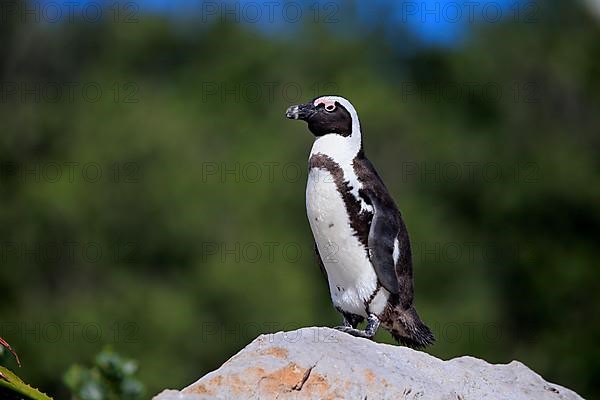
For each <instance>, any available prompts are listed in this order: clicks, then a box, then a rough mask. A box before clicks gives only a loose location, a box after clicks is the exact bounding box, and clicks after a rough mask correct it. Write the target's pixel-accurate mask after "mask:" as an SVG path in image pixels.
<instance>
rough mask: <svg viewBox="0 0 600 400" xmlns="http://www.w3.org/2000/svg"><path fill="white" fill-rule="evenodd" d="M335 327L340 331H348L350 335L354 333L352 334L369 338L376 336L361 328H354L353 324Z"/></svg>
mask: <svg viewBox="0 0 600 400" xmlns="http://www.w3.org/2000/svg"><path fill="white" fill-rule="evenodd" d="M333 329H336V330H338V331H340V332H345V333H347V334H349V335H352V336H356V337H362V338H367V339H372V338H373V336H375V335H374V334H373V335H369V333H368V332H366V331H361V330H360V329H356V328H353V327H351V326H336V327H334V328H333Z"/></svg>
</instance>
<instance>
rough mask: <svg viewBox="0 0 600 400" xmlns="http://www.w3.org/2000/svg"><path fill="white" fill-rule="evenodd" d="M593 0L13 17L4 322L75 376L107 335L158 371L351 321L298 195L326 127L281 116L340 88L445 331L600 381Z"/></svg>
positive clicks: (159, 376) (175, 378)
mask: <svg viewBox="0 0 600 400" xmlns="http://www.w3.org/2000/svg"><path fill="white" fill-rule="evenodd" d="M578 4H579V3H572V4H568V5H566V4H562V3H559V2H548V3H547V4H546V3H545V4H544V7H543V8H542V9H543V11H544V12H543V15H542V16H541V18H540V19H539V21H537V22H536V23H529V24H526V23H516V22H511V21H506V22H505V23H497V24H488V25H485V24H482V25H478V26H475V27H474V31H473V32H472V34H471V36H470V38H469V39H468V40H467V41H466V42H465V43H464V44H463V45H462V46H460V47H457V48H455V49H435V48H429V49H428V48H418V47H414V46H413V45H412V44H411V43H412V42H411V39H410V38H409V37H408V36H406V34H405V33H403V31H402V30H401V29H398V31H397V35H396V37H394V41H395V42H396V43H395V44H393V45H392V44H390V42H389V41H385V40H383V39H382V36H381V35H382V33H381V30H379V29H369V30H367V29H363V28H362V27H361V25H360V24H358V23H357V22H356V19H355V18H354V17H353V16H352V14H351V13H348V14H347V15H345V16H344V20H343V21H342V22H343V24H344V26H345V27H346V28H348V29H347V32H338V33H337V34H333V33H332V30H334V29H330V27H328V26H323V25H317V24H311V23H309V22H306V23H305V24H302V25H299V26H297V27H296V28H295V29H296V30H295V31H294V33H293V34H288V35H278V36H277V37H275V36H274V35H268V34H261V33H258V32H257V31H256V30H255V29H253V27H252V26H246V25H241V24H236V23H221V22H218V21H217V22H214V23H210V24H207V23H204V24H203V23H200V22H198V21H195V22H193V21H192V22H188V23H184V22H178V21H173V20H165V19H163V18H161V17H158V16H152V15H148V16H144V17H142V18H140V19H139V22H138V23H132V24H126V23H118V22H112V21H110V20H106V21H103V22H98V23H93V24H92V23H85V22H83V21H80V22H73V23H67V24H35V23H22V22H21V21H19V20H9V21H7V23H5V24H2V25H1V29H0V43H2V52H0V66H1V68H2V69H1V74H2V82H3V88H2V89H3V91H2V94H3V96H5V97H3V100H2V103H1V106H0V120H1V121H2V125H1V130H2V132H1V135H0V171H1V172H2V174H0V188H1V190H0V226H2V229H1V230H0V243H1V244H2V247H1V249H2V254H1V255H2V259H1V260H0V262H1V265H2V268H0V293H1V294H2V301H1V302H0V318H1V322H0V327H2V331H0V336H3V337H4V338H5V339H7V340H8V341H10V342H11V344H12V345H13V347H14V348H15V350H17V351H18V352H19V355H20V356H21V358H22V362H23V364H24V367H23V368H22V375H23V376H24V377H26V378H27V380H28V381H32V382H36V383H38V384H39V385H40V386H41V387H42V388H43V389H44V391H46V392H48V393H51V394H53V395H54V396H56V397H57V398H64V397H66V394H65V393H66V388H64V387H63V386H62V385H61V384H60V375H61V372H62V371H65V370H67V368H68V366H69V365H71V364H72V363H83V362H85V361H86V360H88V359H90V358H91V357H92V356H93V354H96V353H97V352H98V351H99V350H100V349H101V348H102V346H103V345H104V344H110V345H112V346H113V347H114V348H115V349H116V350H117V351H119V352H123V353H126V354H129V355H131V356H132V357H134V358H135V359H137V360H139V363H140V365H141V366H142V368H141V370H140V374H139V379H140V380H141V381H142V382H144V383H146V384H147V388H148V393H156V392H158V391H160V390H162V389H164V388H166V387H183V386H185V385H187V384H189V383H191V382H193V381H194V380H195V379H197V378H199V377H200V376H201V375H203V374H205V373H206V372H208V371H210V370H211V369H214V368H216V367H218V366H219V365H220V364H221V363H223V362H224V361H225V360H226V359H227V358H229V357H230V356H231V355H232V354H234V353H235V352H236V351H238V350H239V349H241V348H242V347H243V346H245V345H246V344H247V343H248V342H249V341H251V340H252V339H254V338H255V337H256V336H257V335H258V334H260V333H267V332H273V331H277V330H283V329H286V330H287V329H293V328H297V327H301V326H307V325H328V326H332V325H334V324H337V323H338V322H339V316H338V315H337V313H336V312H335V311H334V310H333V308H332V306H331V304H330V300H329V294H328V290H327V286H326V284H325V282H324V281H323V279H322V276H321V273H320V271H319V268H318V267H317V264H316V263H315V260H314V255H313V243H312V237H311V233H310V229H309V227H308V224H307V222H306V220H305V210H304V181H305V178H306V171H305V168H306V166H305V163H306V158H307V155H308V151H309V148H310V146H311V141H312V138H311V135H310V133H309V132H308V131H307V129H306V127H305V126H302V125H301V124H299V123H292V122H290V121H287V120H286V119H285V118H284V116H283V113H284V111H285V109H286V107H287V106H289V105H290V104H294V103H298V102H305V101H307V100H309V99H310V98H312V97H314V96H316V95H318V94H326V93H330V92H332V91H335V92H336V94H340V95H343V96H345V97H347V98H349V99H350V100H351V101H352V102H353V103H354V105H355V106H356V107H357V109H358V110H359V113H360V116H361V122H362V125H363V131H364V133H365V136H366V137H365V150H366V153H367V155H368V156H369V157H370V159H371V160H372V161H373V162H374V164H375V165H376V166H377V168H378V170H379V172H380V174H381V175H382V176H383V179H384V180H385V182H386V183H387V184H388V187H389V189H390V190H391V192H392V193H393V195H394V197H395V198H396V200H397V202H398V204H399V206H400V208H401V210H402V212H403V215H404V218H405V221H406V223H407V226H408V229H409V232H410V234H411V239H412V242H413V248H414V253H415V254H414V263H415V285H416V289H415V290H416V305H417V309H418V310H419V313H420V314H421V316H422V318H423V319H424V320H425V321H426V322H427V323H428V325H430V326H431V328H432V329H433V330H434V333H435V334H436V337H437V339H438V340H437V343H436V345H435V346H433V347H432V348H431V349H430V350H429V351H430V352H431V353H432V354H434V355H436V356H440V357H444V358H450V357H455V356H460V355H463V354H471V355H474V356H476V357H481V358H485V359H487V360H488V361H490V362H509V361H511V360H512V359H518V360H521V361H522V362H524V363H525V364H527V365H528V366H530V367H531V368H533V369H534V370H536V371H537V372H539V373H540V374H542V375H543V376H544V377H545V378H546V379H549V380H551V381H554V382H556V383H559V384H562V385H565V386H568V387H571V388H573V389H575V390H577V391H578V392H580V393H581V394H582V395H584V396H591V394H592V392H593V390H594V387H595V378H596V377H597V376H598V374H599V373H600V362H599V360H600V350H599V346H598V345H597V343H596V342H597V338H598V337H600V327H599V324H598V321H597V318H596V317H595V316H596V315H598V304H600V301H599V300H600V299H599V293H600V284H599V279H598V277H599V276H598V274H599V273H598V271H597V269H595V268H594V267H595V266H596V263H597V262H598V261H599V256H598V252H597V246H598V243H599V242H600V241H599V239H600V235H599V232H600V201H599V200H600V168H599V161H600V158H599V157H598V155H599V148H600V136H599V135H598V134H599V127H600V114H599V113H598V112H597V110H598V109H599V106H600V27H599V24H598V20H596V19H594V18H593V17H591V16H590V15H589V14H588V13H587V11H586V10H584V9H583V8H580V6H579V5H578ZM333 28H336V27H333ZM351 32H360V33H351ZM405 42H406V43H407V44H406V45H404V43H405ZM50 83H54V84H58V85H59V86H60V87H61V88H62V95H61V96H60V97H59V98H58V100H57V101H52V100H49V99H48V98H52V93H54V92H51V91H50V90H51V89H48V88H49V87H51V85H50ZM273 83H275V89H274V90H273V92H272V93H273V95H272V96H270V95H269V93H270V92H269V90H270V89H269V87H271V86H272V85H273ZM15 85H16V86H15ZM19 85H24V86H19ZM473 85H475V87H477V85H479V86H478V87H479V89H477V88H475V89H474V90H462V91H461V93H460V94H459V95H458V96H455V95H451V94H444V91H446V90H448V91H450V92H451V93H453V92H452V90H453V88H456V87H465V86H468V87H470V88H473ZM70 86H72V87H75V89H74V91H73V97H70V96H68V95H67V93H68V91H67V88H68V87H70ZM15 87H16V88H15ZM84 87H85V88H87V89H88V90H90V93H85V91H84V90H83V89H82V88H84ZM98 87H100V88H101V93H102V95H101V96H95V95H94V92H93V89H95V88H96V89H97V88H98ZM257 87H258V88H259V89H258V90H260V93H261V95H260V97H257V95H256V94H255V93H256V90H257V89H256V88H257ZM296 87H299V88H301V93H299V94H295V93H296V92H295V91H294V90H293V88H296ZM23 88H24V89H23ZM32 88H33V89H32ZM15 90H16V93H17V94H16V95H13V94H10V93H12V92H13V91H15ZM28 90H29V91H33V93H36V92H37V93H40V92H41V93H45V94H46V96H45V97H44V98H40V99H37V98H36V97H35V94H27V93H28ZM253 90H254V92H253ZM498 91H500V94H501V95H500V96H498ZM323 92H325V93H323ZM57 165H58V167H57ZM257 165H258V166H259V171H260V172H261V176H260V178H259V179H254V178H255V177H256V174H255V171H256V169H253V170H251V169H250V168H251V167H252V166H253V167H254V168H255V167H256V166H257ZM268 165H270V166H272V171H273V175H272V179H271V178H270V176H269V169H268V167H267V166H268ZM491 167H493V168H491ZM286 168H287V169H286ZM471 168H474V169H475V171H480V172H475V173H474V174H473V175H471V174H470V173H469V171H471ZM244 169H245V171H244ZM482 169H485V170H487V172H488V173H489V174H491V175H490V176H491V177H490V176H488V175H482V173H481V170H482ZM457 170H458V172H459V173H460V176H459V177H458V178H456V171H457ZM498 170H500V171H501V173H500V174H498V173H497V171H498ZM57 171H60V172H61V175H60V176H58V175H57ZM69 171H72V174H71V173H70V172H69ZM98 171H100V174H101V176H100V177H99V178H98ZM227 171H233V172H229V173H227ZM296 171H297V173H298V174H299V176H298V177H296V176H295V172H296ZM57 176H58V177H57ZM270 243H271V244H272V245H271V244H270ZM273 243H274V244H273ZM236 246H237V247H236ZM269 246H272V247H274V251H273V255H272V257H270V256H269V248H270V247H269ZM257 248H258V251H260V253H261V256H260V257H257V256H256V251H257ZM297 249H300V253H299V254H298V255H297V256H296V253H294V250H297ZM377 339H378V340H380V341H390V338H389V335H387V334H386V333H385V332H382V333H380V334H379V335H378V338H377ZM8 362H10V361H8ZM81 373H83V371H81Z"/></svg>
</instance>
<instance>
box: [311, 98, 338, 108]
mask: <svg viewBox="0 0 600 400" xmlns="http://www.w3.org/2000/svg"><path fill="white" fill-rule="evenodd" d="M313 104H314V106H315V107H316V106H318V105H319V104H323V105H324V106H325V108H326V109H327V110H331V109H332V108H335V100H332V99H331V97H327V96H326V97H319V98H318V99H316V100H315V102H314V103H313Z"/></svg>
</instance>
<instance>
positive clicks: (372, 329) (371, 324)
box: [334, 314, 380, 339]
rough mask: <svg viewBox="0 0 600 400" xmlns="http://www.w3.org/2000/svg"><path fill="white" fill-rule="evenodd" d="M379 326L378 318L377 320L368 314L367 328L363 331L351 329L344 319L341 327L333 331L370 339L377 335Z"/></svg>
mask: <svg viewBox="0 0 600 400" xmlns="http://www.w3.org/2000/svg"><path fill="white" fill-rule="evenodd" d="M379 324H380V322H379V318H377V316H376V315H375V314H369V316H368V317H367V327H366V328H365V330H364V331H361V330H360V329H356V328H353V327H352V326H350V325H349V324H347V323H346V319H344V325H343V326H336V327H335V328H334V329H337V330H338V331H340V332H345V333H348V334H350V335H352V336H356V337H362V338H367V339H372V338H373V337H374V336H375V334H376V333H377V330H378V329H379Z"/></svg>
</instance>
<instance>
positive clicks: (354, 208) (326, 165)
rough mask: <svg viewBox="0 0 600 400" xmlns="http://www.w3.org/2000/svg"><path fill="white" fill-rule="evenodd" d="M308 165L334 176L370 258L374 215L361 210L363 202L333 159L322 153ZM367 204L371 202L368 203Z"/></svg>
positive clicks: (311, 159)
mask: <svg viewBox="0 0 600 400" xmlns="http://www.w3.org/2000/svg"><path fill="white" fill-rule="evenodd" d="M308 165H309V169H312V168H317V169H320V170H324V171H327V172H329V173H330V174H331V176H333V181H334V183H335V186H336V189H337V191H338V192H339V193H340V195H341V196H342V200H343V201H344V205H345V206H346V211H347V213H348V217H349V219H350V227H351V228H352V231H353V232H354V236H356V237H357V238H358V240H359V241H360V243H361V244H362V245H363V246H364V248H365V251H366V253H367V257H368V256H369V253H368V242H369V230H370V227H371V220H372V219H373V214H372V213H371V212H369V211H366V210H361V202H360V201H359V200H358V199H357V198H356V197H354V195H353V194H352V193H351V190H352V189H353V188H352V186H351V185H350V183H349V182H348V181H347V180H346V179H345V177H344V171H343V170H342V168H341V167H340V166H339V164H338V163H337V162H335V161H334V160H333V159H332V158H331V157H329V156H326V155H325V154H321V153H318V154H314V155H313V156H312V157H310V160H309V162H308ZM359 195H361V198H364V197H363V196H362V194H360V192H359ZM367 203H369V202H368V201H367Z"/></svg>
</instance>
